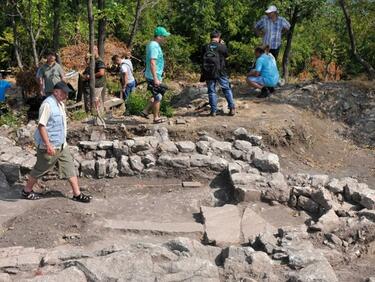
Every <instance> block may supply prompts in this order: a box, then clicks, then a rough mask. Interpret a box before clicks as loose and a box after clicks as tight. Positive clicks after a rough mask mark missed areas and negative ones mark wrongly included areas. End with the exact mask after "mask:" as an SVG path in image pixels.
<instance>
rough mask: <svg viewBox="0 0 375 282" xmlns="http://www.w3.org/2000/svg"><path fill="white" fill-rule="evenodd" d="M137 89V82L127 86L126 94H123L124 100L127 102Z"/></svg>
mask: <svg viewBox="0 0 375 282" xmlns="http://www.w3.org/2000/svg"><path fill="white" fill-rule="evenodd" d="M135 87H136V83H135V80H134V81H132V82H129V83H128V84H126V88H125V92H124V93H123V95H124V96H123V97H124V100H127V99H128V98H129V96H130V94H132V92H133V91H134V89H135Z"/></svg>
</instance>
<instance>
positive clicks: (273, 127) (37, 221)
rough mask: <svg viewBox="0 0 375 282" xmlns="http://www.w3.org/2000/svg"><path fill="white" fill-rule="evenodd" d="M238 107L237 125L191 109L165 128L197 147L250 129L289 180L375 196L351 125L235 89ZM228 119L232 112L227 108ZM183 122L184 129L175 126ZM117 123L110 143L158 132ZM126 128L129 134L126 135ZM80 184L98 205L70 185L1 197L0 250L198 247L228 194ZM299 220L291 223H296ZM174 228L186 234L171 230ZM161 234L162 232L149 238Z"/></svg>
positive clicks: (122, 182)
mask: <svg viewBox="0 0 375 282" xmlns="http://www.w3.org/2000/svg"><path fill="white" fill-rule="evenodd" d="M276 95H278V94H276ZM235 99H236V104H237V114H236V116H235V117H229V116H227V115H225V114H219V115H218V116H217V117H214V118H213V117H207V114H208V111H196V110H195V109H192V108H189V107H186V108H180V109H177V110H176V115H175V116H174V117H173V118H171V119H170V120H169V122H167V123H166V124H165V126H166V127H167V128H168V130H169V134H170V137H171V139H173V140H191V139H196V138H197V137H198V132H200V131H206V132H209V133H210V134H211V135H212V137H218V138H220V139H230V138H231V137H232V132H233V130H235V129H236V128H238V127H245V128H246V129H248V130H249V131H250V132H253V133H255V134H259V135H262V136H263V138H264V144H265V146H266V147H267V149H268V150H269V151H272V152H275V153H276V154H278V155H279V157H280V162H281V168H282V172H283V173H284V174H288V173H304V172H306V173H309V174H313V173H324V174H329V175H331V176H339V177H341V176H354V177H357V178H358V179H359V180H361V181H363V182H366V183H368V184H369V186H370V187H372V188H375V150H374V148H371V147H370V148H369V147H368V146H365V144H358V142H357V141H354V140H353V139H351V138H347V137H346V135H345V132H347V130H348V127H349V125H348V124H347V123H345V122H344V121H340V120H335V119H332V118H329V117H327V116H325V115H322V114H318V113H317V112H316V111H314V109H309V108H306V107H299V106H297V105H291V104H290V103H284V102H282V101H280V100H277V99H272V98H271V99H263V100H261V99H257V98H254V93H251V92H249V91H248V90H247V89H245V88H244V87H242V86H237V87H236V88H235ZM221 105H225V103H223V102H222V103H221ZM223 111H224V112H226V111H227V110H226V109H225V106H224V109H223ZM177 120H179V121H181V120H183V122H178V123H181V124H176V121H177ZM112 121H113V122H110V123H108V126H109V129H107V130H106V136H107V139H115V138H123V137H125V136H131V135H142V134H144V133H145V132H146V131H147V130H148V129H150V128H151V127H152V123H151V121H149V120H145V119H142V118H140V117H126V118H116V119H112ZM121 123H123V124H124V125H125V126H126V130H124V128H120V126H119V125H120V124H121ZM85 127H87V125H86V124H82V123H74V124H72V125H71V128H72V129H73V130H72V131H71V132H70V134H69V137H70V143H73V144H74V143H75V142H77V141H78V139H80V138H82V136H84V138H86V139H88V138H89V133H87V132H86V131H85ZM80 181H81V186H82V189H83V190H85V191H88V192H89V193H91V194H93V196H94V200H93V202H92V203H91V204H88V205H85V204H80V203H76V202H73V201H71V200H70V199H69V198H70V197H71V192H70V189H69V187H68V184H67V183H66V182H63V181H59V180H50V181H47V182H45V183H44V185H45V187H44V188H42V189H40V191H42V192H43V193H44V194H45V197H44V198H43V199H42V200H40V201H37V202H32V203H30V202H29V201H25V200H20V199H19V196H20V190H21V185H19V186H17V187H13V189H12V190H10V191H0V209H1V211H2V215H1V217H0V223H1V227H0V247H10V246H15V245H21V246H26V247H31V246H33V247H36V248H51V247H54V246H59V245H66V244H71V245H83V246H85V245H88V244H91V243H92V242H95V241H99V240H103V239H108V238H113V240H125V241H129V242H132V241H134V242H137V240H139V239H140V238H142V240H143V241H150V242H154V241H164V240H166V239H168V238H171V237H175V236H178V235H183V236H188V237H192V238H196V239H199V238H201V236H202V231H201V230H200V229H199V228H198V226H197V225H196V224H197V222H198V223H199V221H200V218H199V216H198V213H199V207H200V206H201V205H215V204H217V203H218V199H214V198H213V196H212V195H213V193H212V189H214V190H215V191H217V193H216V195H219V196H218V198H220V197H221V196H223V195H224V194H226V193H227V191H226V185H227V183H225V181H222V180H220V179H218V180H216V181H212V182H211V181H208V180H207V179H206V180H202V179H200V181H202V183H203V185H202V187H201V188H195V189H186V188H182V186H181V178H169V179H164V178H154V179H148V178H145V179H142V178H136V177H132V178H117V179H104V180H90V179H81V180H80ZM224 196H225V195H224ZM219 200H220V199H219ZM265 214H266V212H265ZM268 216H269V218H270V219H273V221H274V222H278V221H280V222H282V221H283V220H286V219H285V218H284V217H281V218H280V215H278V214H275V213H274V214H272V213H270V214H269V215H268ZM298 216H299V215H298V214H296V215H290V218H293V217H297V218H298ZM301 219H302V218H301ZM129 222H130V223H131V224H130V223H129ZM170 223H173V224H174V225H176V226H179V228H177V229H175V227H173V228H171V226H170ZM148 225H150V228H148ZM155 226H158V228H156V229H157V230H159V231H158V232H155V231H153V232H150V231H149V230H151V229H155ZM195 227H196V229H195ZM189 230H193V232H191V231H189ZM372 262H375V261H374V257H373V256H370V257H368V258H363V259H360V260H358V261H356V263H354V264H351V265H350V266H348V265H346V264H340V265H337V266H335V269H336V270H337V271H338V276H339V277H340V281H359V280H356V279H358V275H357V276H356V277H355V278H354V277H353V280H350V279H351V278H348V277H352V276H350V275H351V274H350V273H351V272H357V273H358V272H361V273H363V275H367V276H368V275H375V273H374V269H373V268H372V265H373V263H372ZM348 267H349V268H348ZM344 277H345V279H346V280H345V279H344ZM348 279H349V280H348Z"/></svg>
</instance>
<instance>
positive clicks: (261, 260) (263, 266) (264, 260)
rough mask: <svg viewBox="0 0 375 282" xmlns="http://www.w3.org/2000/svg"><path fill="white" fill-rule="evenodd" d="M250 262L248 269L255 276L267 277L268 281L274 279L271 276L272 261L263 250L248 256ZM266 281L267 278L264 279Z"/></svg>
mask: <svg viewBox="0 0 375 282" xmlns="http://www.w3.org/2000/svg"><path fill="white" fill-rule="evenodd" d="M249 262H250V264H251V266H250V271H251V273H252V274H253V275H256V277H262V278H266V279H267V278H268V279H269V280H268V281H275V280H273V279H275V278H274V277H273V263H272V260H271V259H270V258H269V256H268V255H267V254H266V253H264V252H254V253H252V254H251V255H250V257H249ZM265 281H267V280H265Z"/></svg>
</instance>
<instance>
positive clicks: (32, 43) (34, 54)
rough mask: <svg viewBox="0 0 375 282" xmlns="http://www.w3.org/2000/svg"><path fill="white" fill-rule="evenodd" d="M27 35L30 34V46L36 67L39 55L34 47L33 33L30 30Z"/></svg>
mask: <svg viewBox="0 0 375 282" xmlns="http://www.w3.org/2000/svg"><path fill="white" fill-rule="evenodd" d="M29 36H30V41H31V47H32V51H33V59H34V64H35V66H36V67H38V66H39V55H38V50H37V48H36V40H35V37H34V34H33V33H32V32H29Z"/></svg>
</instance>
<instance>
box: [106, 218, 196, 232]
mask: <svg viewBox="0 0 375 282" xmlns="http://www.w3.org/2000/svg"><path fill="white" fill-rule="evenodd" d="M104 227H105V228H111V229H120V230H126V231H144V232H147V231H148V232H155V233H166V234H194V233H199V234H203V225H201V224H199V223H196V222H151V221H127V220H106V221H105V223H104Z"/></svg>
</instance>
